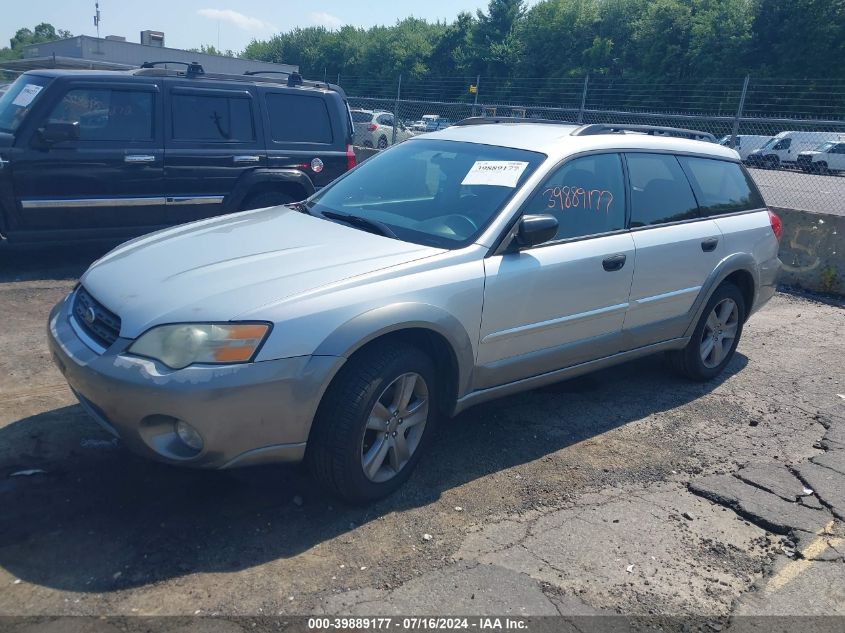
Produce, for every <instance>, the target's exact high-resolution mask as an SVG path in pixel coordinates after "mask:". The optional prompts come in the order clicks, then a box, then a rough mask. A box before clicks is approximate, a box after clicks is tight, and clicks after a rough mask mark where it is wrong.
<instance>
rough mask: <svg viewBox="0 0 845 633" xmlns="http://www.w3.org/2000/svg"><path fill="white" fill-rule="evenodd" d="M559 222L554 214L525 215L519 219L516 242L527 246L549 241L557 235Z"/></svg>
mask: <svg viewBox="0 0 845 633" xmlns="http://www.w3.org/2000/svg"><path fill="white" fill-rule="evenodd" d="M557 229H558V222H557V218H556V217H554V216H553V215H548V214H545V213H544V214H541V215H524V216H522V219H521V220H520V221H519V230H517V233H516V242H517V244H518V245H519V246H521V247H523V248H525V247H530V246H536V245H537V244H542V243H543V242H548V241H549V240H550V239H552V238H553V237H554V236H555V235H557Z"/></svg>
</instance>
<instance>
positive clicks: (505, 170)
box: [461, 160, 528, 187]
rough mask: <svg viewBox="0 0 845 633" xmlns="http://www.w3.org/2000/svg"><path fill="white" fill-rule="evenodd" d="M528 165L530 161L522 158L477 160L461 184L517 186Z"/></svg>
mask: <svg viewBox="0 0 845 633" xmlns="http://www.w3.org/2000/svg"><path fill="white" fill-rule="evenodd" d="M526 167H528V163H527V162H524V161H521V160H477V161H475V163H474V164H473V166H472V168H471V169H470V170H469V171H468V172H467V175H466V176H464V179H463V181H461V184H462V185H494V186H497V187H516V183H517V182H518V181H519V177H520V176H521V175H522V172H524V171H525V168H526Z"/></svg>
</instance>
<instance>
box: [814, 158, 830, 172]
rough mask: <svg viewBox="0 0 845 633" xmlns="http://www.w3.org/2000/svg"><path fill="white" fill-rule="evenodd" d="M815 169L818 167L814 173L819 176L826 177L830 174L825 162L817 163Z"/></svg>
mask: <svg viewBox="0 0 845 633" xmlns="http://www.w3.org/2000/svg"><path fill="white" fill-rule="evenodd" d="M815 167H816V168H815V170H814V171H815V172H816V173H817V174H822V175H825V174H827V173H828V169H827V163H826V162H824V161H819V162H818V163H816V164H815Z"/></svg>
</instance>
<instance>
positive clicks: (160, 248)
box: [81, 207, 443, 338]
mask: <svg viewBox="0 0 845 633" xmlns="http://www.w3.org/2000/svg"><path fill="white" fill-rule="evenodd" d="M442 252H443V251H442V250H441V249H436V248H431V247H427V246H420V245H418V244H411V243H408V242H402V241H400V240H394V239H390V238H387V237H382V236H380V235H373V234H371V233H366V232H364V231H360V230H358V229H355V228H352V227H348V226H345V225H342V224H337V223H334V222H329V221H327V220H322V219H320V218H315V217H312V216H309V215H306V214H304V213H300V212H298V211H294V210H292V209H289V208H287V207H274V208H271V209H259V210H258V211H248V212H244V213H237V214H234V215H229V216H224V217H221V218H214V219H212V220H205V221H201V222H195V223H193V224H188V225H183V226H179V227H176V228H172V229H166V230H164V231H159V232H157V233H152V234H150V235H147V236H144V237H141V238H138V239H136V240H133V241H131V242H127V243H126V244H124V245H122V246H119V247H118V248H116V249H115V250H113V251H111V252H110V253H109V254H107V255H106V256H105V257H103V258H102V259H100V260H98V261H97V262H95V263H94V264H93V265H92V266H91V268H89V269H88V271H87V272H86V273H85V274H84V275H83V276H82V279H81V281H82V284H83V285H84V286H85V287H86V288H87V289H88V291H89V292H90V293H91V294H92V295H93V296H94V297H95V298H96V299H97V300H98V301H100V303H102V304H103V305H104V306H106V307H107V308H108V309H109V310H111V311H112V312H114V313H116V314H117V315H118V316H120V318H121V330H120V334H121V336H123V337H126V338H136V337H137V336H139V335H140V334H142V333H143V332H144V331H146V330H147V329H149V328H150V327H152V326H154V325H160V324H163V323H179V322H191V321H228V320H231V319H234V318H236V317H237V316H238V315H239V314H243V313H244V312H247V311H250V310H255V309H257V308H259V307H260V306H263V305H267V304H269V303H271V302H274V301H280V300H282V299H289V298H291V297H295V296H296V295H298V294H301V293H304V292H308V291H311V290H314V289H316V288H319V287H321V286H324V285H326V284H330V283H334V282H338V281H341V280H343V279H348V278H350V277H355V276H358V275H363V274H366V273H370V272H374V271H376V270H380V269H383V268H387V267H391V266H396V265H399V264H403V263H406V262H410V261H413V260H415V259H420V258H423V257H429V256H432V255H436V254H438V253H442ZM254 318H258V319H260V316H257V317H254Z"/></svg>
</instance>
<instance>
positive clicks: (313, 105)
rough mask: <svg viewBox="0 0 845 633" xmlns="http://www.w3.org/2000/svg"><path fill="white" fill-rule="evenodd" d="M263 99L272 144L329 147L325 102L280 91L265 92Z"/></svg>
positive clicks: (327, 117)
mask: <svg viewBox="0 0 845 633" xmlns="http://www.w3.org/2000/svg"><path fill="white" fill-rule="evenodd" d="M264 99H265V103H266V104H267V115H268V116H269V117H270V135H271V137H272V139H273V140H274V141H278V142H280V143H321V144H324V145H329V144H331V142H332V138H333V137H332V124H331V120H330V119H329V110H328V108H327V107H326V102H325V100H323V99H321V98H320V97H313V96H310V95H298V94H286V93H281V92H268V93H267V94H266V95H265V96H264Z"/></svg>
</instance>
